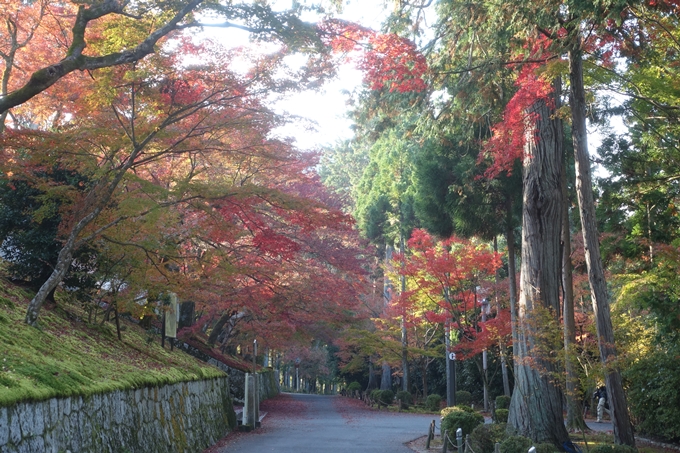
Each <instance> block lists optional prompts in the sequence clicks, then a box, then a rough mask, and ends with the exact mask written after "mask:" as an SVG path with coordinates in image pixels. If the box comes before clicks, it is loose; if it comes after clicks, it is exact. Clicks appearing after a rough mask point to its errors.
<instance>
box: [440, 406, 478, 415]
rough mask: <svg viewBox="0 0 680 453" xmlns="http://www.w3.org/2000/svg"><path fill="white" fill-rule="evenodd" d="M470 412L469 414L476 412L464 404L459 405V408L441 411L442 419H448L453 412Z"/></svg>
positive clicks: (454, 407) (448, 408)
mask: <svg viewBox="0 0 680 453" xmlns="http://www.w3.org/2000/svg"><path fill="white" fill-rule="evenodd" d="M461 411H462V412H469V413H471V414H472V413H474V412H475V410H474V409H473V408H471V407H470V406H465V405H463V404H459V405H457V406H451V407H445V408H444V409H442V410H441V416H442V418H444V417H446V416H447V415H449V414H450V413H451V412H461Z"/></svg>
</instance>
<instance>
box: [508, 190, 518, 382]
mask: <svg viewBox="0 0 680 453" xmlns="http://www.w3.org/2000/svg"><path fill="white" fill-rule="evenodd" d="M505 206H506V215H507V219H506V223H505V239H506V241H507V243H508V285H509V286H510V323H511V328H512V344H513V347H512V355H513V375H516V374H517V357H516V354H515V349H516V348H515V346H514V345H516V344H517V267H516V265H515V263H516V262H517V257H516V256H515V228H514V222H513V221H512V199H511V198H510V196H509V195H508V197H507V198H506V199H505Z"/></svg>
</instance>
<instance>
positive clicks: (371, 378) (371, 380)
mask: <svg viewBox="0 0 680 453" xmlns="http://www.w3.org/2000/svg"><path fill="white" fill-rule="evenodd" d="M377 388H378V383H377V382H376V379H375V369H374V367H373V359H370V358H369V359H368V385H367V386H366V391H367V392H370V391H371V390H374V389H377Z"/></svg>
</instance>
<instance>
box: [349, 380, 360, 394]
mask: <svg viewBox="0 0 680 453" xmlns="http://www.w3.org/2000/svg"><path fill="white" fill-rule="evenodd" d="M347 390H349V391H350V392H354V391H361V384H359V382H357V381H354V382H352V383H350V384H349V385H348V386H347Z"/></svg>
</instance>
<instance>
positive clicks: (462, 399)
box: [456, 390, 472, 406]
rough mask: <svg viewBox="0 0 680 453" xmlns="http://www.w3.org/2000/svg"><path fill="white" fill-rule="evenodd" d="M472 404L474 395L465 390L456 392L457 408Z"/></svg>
mask: <svg viewBox="0 0 680 453" xmlns="http://www.w3.org/2000/svg"><path fill="white" fill-rule="evenodd" d="M470 403H472V393H470V392H466V391H465V390H458V391H457V392H456V406H462V405H465V406H469V405H470Z"/></svg>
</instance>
